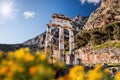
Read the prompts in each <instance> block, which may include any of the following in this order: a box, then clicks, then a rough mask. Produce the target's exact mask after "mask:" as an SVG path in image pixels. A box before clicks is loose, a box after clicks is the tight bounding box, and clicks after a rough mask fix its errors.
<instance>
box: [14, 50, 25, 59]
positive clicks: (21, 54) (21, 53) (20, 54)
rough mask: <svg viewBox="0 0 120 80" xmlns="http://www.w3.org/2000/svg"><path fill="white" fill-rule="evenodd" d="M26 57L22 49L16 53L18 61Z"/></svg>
mask: <svg viewBox="0 0 120 80" xmlns="http://www.w3.org/2000/svg"><path fill="white" fill-rule="evenodd" d="M24 56H25V51H24V49H22V48H21V49H19V50H17V51H16V52H15V57H16V59H22V58H23V57H24Z"/></svg>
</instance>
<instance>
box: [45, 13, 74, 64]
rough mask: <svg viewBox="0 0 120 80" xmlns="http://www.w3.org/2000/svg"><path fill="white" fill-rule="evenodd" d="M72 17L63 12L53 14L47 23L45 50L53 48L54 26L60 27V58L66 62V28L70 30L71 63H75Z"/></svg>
mask: <svg viewBox="0 0 120 80" xmlns="http://www.w3.org/2000/svg"><path fill="white" fill-rule="evenodd" d="M71 21H72V19H70V18H69V17H67V16H64V15H61V14H53V15H52V20H51V21H50V22H49V23H48V24H47V32H46V41H45V50H47V49H49V50H50V49H51V46H52V41H51V40H52V32H51V29H52V27H55V28H58V29H59V60H60V61H63V62H65V63H66V56H65V54H64V53H65V52H64V29H66V30H68V31H69V52H70V56H72V58H70V59H69V62H68V63H70V64H74V62H75V59H74V54H75V53H74V33H73V28H72V25H71ZM67 61H68V60H67Z"/></svg>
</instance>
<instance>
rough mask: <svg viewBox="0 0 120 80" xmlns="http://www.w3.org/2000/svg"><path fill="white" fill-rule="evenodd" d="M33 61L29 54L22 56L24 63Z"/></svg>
mask: <svg viewBox="0 0 120 80" xmlns="http://www.w3.org/2000/svg"><path fill="white" fill-rule="evenodd" d="M34 59H35V57H34V56H33V55H32V54H30V53H26V54H25V55H24V61H25V62H32V61H34Z"/></svg>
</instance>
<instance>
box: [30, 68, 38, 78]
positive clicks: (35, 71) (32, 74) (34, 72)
mask: <svg viewBox="0 0 120 80" xmlns="http://www.w3.org/2000/svg"><path fill="white" fill-rule="evenodd" d="M37 71H38V66H32V67H30V68H29V74H30V75H31V76H34V75H35V74H36V73H37Z"/></svg>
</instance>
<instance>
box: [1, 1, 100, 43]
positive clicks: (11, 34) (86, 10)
mask: <svg viewBox="0 0 120 80" xmlns="http://www.w3.org/2000/svg"><path fill="white" fill-rule="evenodd" d="M99 3H100V0H0V43H1V44H3V43H7V44H16V43H22V42H24V41H26V40H29V39H31V38H33V37H36V36H37V35H39V34H41V33H43V32H44V31H45V30H46V24H47V23H48V22H49V20H51V15H52V14H53V13H61V14H64V15H67V16H69V17H70V18H74V17H75V16H77V15H82V16H89V15H90V13H91V12H92V11H94V10H95V9H96V8H97V7H98V6H99ZM6 5H7V6H6Z"/></svg>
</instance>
